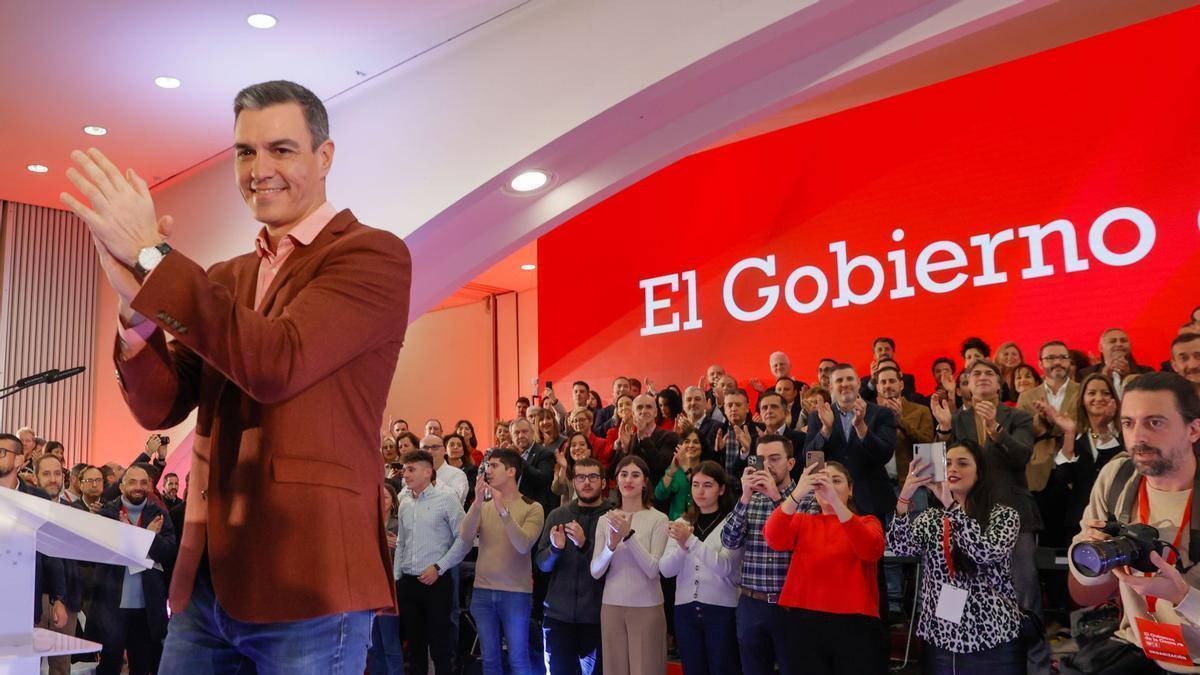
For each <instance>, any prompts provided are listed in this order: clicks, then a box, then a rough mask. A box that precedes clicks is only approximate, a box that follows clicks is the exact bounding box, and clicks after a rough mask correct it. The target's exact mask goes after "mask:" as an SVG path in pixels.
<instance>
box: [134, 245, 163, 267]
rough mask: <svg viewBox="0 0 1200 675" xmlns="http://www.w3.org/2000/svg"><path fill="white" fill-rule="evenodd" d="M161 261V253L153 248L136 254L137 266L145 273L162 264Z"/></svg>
mask: <svg viewBox="0 0 1200 675" xmlns="http://www.w3.org/2000/svg"><path fill="white" fill-rule="evenodd" d="M162 259H163V254H162V251H160V250H158V249H157V248H155V247H153V246H150V247H147V248H144V249H142V250H141V251H139V252H138V264H139V265H141V266H142V269H144V270H147V271H149V270H152V269H154V268H155V267H157V266H158V263H160V262H162Z"/></svg>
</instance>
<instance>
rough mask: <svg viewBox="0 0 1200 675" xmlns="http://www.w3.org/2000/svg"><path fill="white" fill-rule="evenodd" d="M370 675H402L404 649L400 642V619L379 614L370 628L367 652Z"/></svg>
mask: <svg viewBox="0 0 1200 675" xmlns="http://www.w3.org/2000/svg"><path fill="white" fill-rule="evenodd" d="M367 661H368V663H370V671H371V675H404V649H403V645H402V644H401V642H400V617H398V616H387V615H384V614H381V615H379V616H377V617H375V625H374V626H372V628H371V650H370V651H369V652H367Z"/></svg>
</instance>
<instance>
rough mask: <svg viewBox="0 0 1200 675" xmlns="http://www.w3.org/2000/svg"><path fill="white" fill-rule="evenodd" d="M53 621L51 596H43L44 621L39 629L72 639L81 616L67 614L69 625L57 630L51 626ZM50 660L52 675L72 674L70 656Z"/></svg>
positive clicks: (55, 657)
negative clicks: (68, 636)
mask: <svg viewBox="0 0 1200 675" xmlns="http://www.w3.org/2000/svg"><path fill="white" fill-rule="evenodd" d="M53 620H54V617H53V616H51V614H50V596H48V595H45V594H43V595H42V620H41V621H40V622H39V623H38V625H37V627H38V628H45V629H46V630H52V631H54V632H55V633H60V634H62V635H70V636H71V637H75V624H76V622H78V620H79V615H78V614H77V613H76V612H67V625H65V626H63V627H62V628H55V627H54V626H53V625H51V622H52V621H53ZM48 658H49V661H50V675H69V673H70V672H71V655H70V654H66V655H64V656H51V657H48Z"/></svg>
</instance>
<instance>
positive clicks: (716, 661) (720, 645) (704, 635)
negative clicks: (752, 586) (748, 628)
mask: <svg viewBox="0 0 1200 675" xmlns="http://www.w3.org/2000/svg"><path fill="white" fill-rule="evenodd" d="M736 614H737V610H736V609H734V608H733V607H721V606H719V605H709V604H705V603H703V602H689V603H687V604H684V605H675V644H676V646H677V647H678V648H679V660H680V661H682V662H683V672H684V673H686V674H687V675H709V673H712V674H713V675H723V674H724V673H736V672H738V669H739V667H740V666H739V662H738V646H737V642H736V641H735V640H730V639H729V636H731V635H734V634H735V633H736V632H737V617H736Z"/></svg>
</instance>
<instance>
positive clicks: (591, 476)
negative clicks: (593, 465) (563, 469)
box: [575, 473, 600, 483]
mask: <svg viewBox="0 0 1200 675" xmlns="http://www.w3.org/2000/svg"><path fill="white" fill-rule="evenodd" d="M575 480H577V481H579V482H581V483H585V482H586V483H591V482H593V481H599V480H600V474H598V473H577V474H575Z"/></svg>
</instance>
